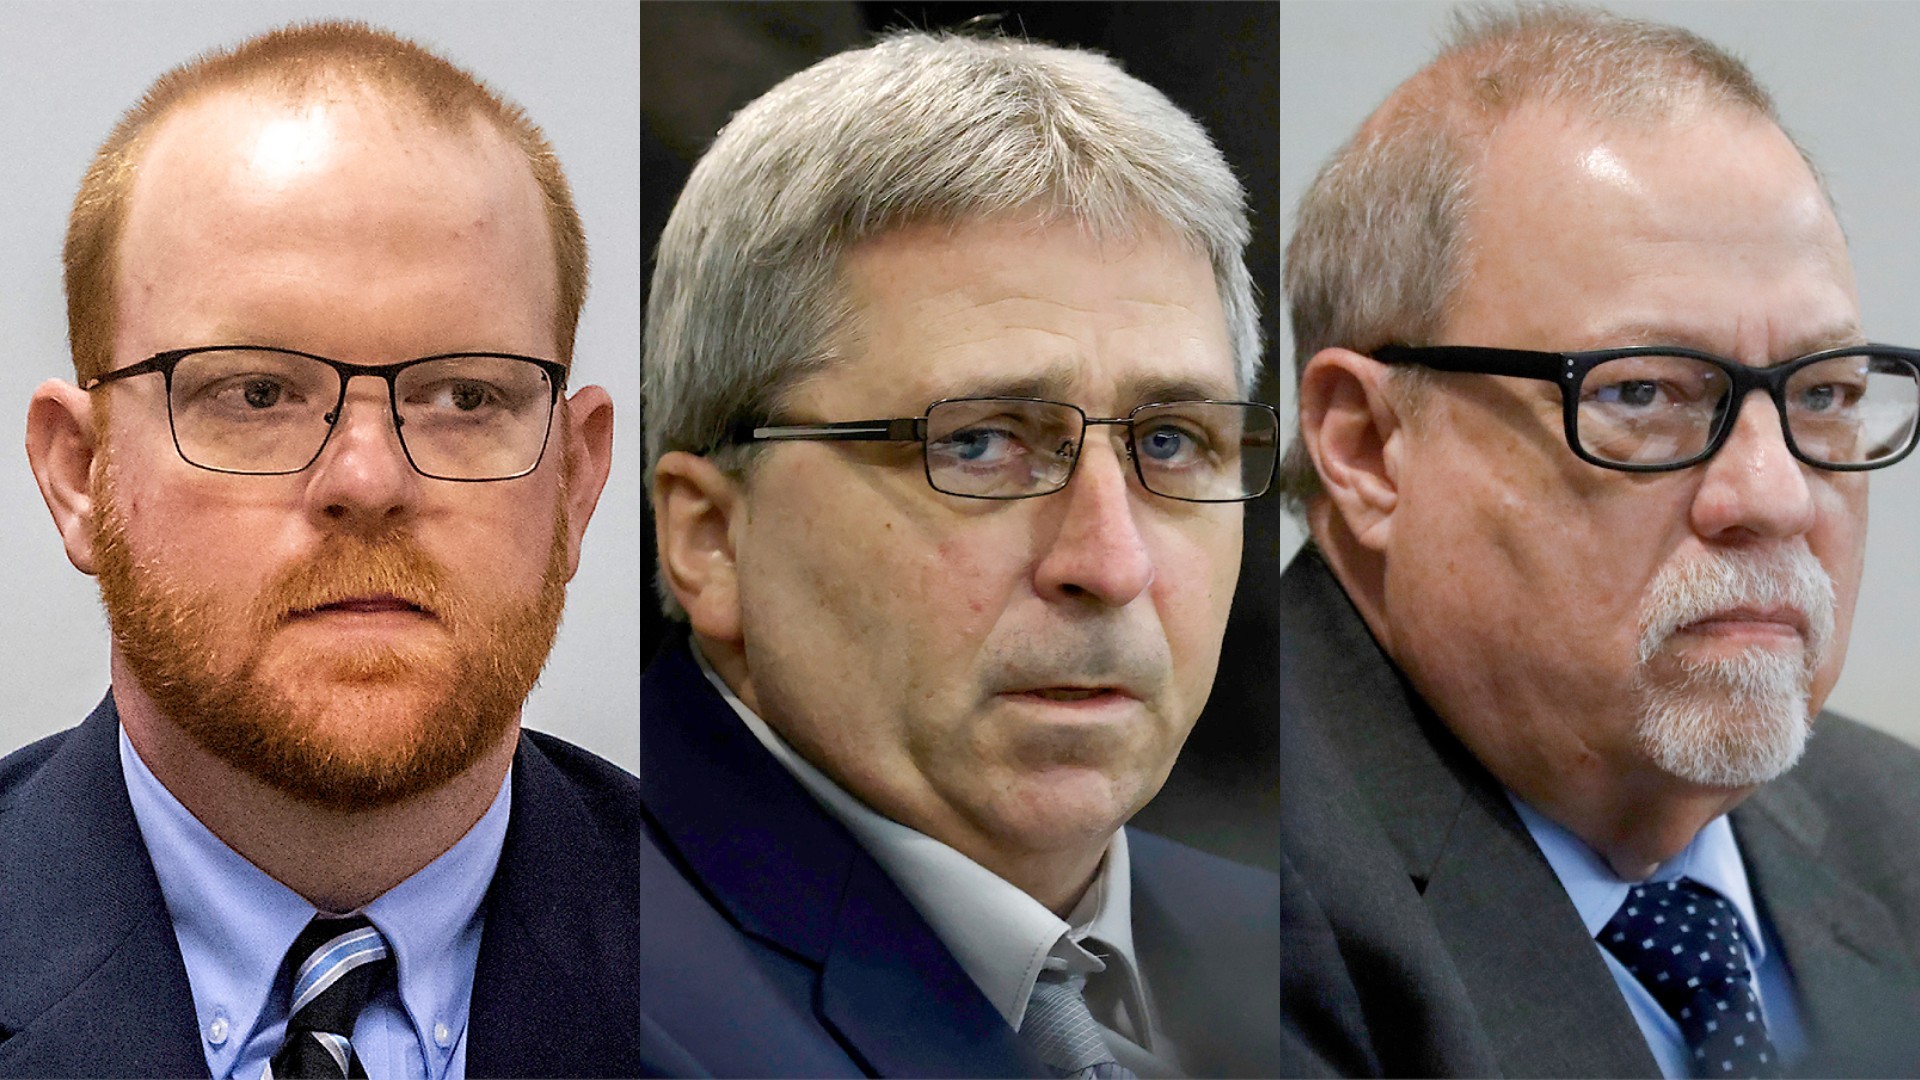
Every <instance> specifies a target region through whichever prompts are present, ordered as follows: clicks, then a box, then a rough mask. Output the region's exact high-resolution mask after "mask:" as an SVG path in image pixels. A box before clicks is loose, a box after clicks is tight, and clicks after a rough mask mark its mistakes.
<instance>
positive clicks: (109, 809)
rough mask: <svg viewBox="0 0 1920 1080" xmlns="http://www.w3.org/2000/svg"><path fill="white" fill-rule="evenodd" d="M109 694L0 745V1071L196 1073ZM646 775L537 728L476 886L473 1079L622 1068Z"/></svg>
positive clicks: (635, 1040) (631, 994)
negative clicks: (501, 844) (73, 722)
mask: <svg viewBox="0 0 1920 1080" xmlns="http://www.w3.org/2000/svg"><path fill="white" fill-rule="evenodd" d="M118 722H119V716H118V714H117V713H116V712H115V710H114V707H113V698H112V696H111V695H108V697H107V699H106V700H105V701H103V702H101V704H100V707H99V708H97V709H95V710H94V711H93V714H92V715H90V716H89V717H87V720H86V722H85V723H83V724H81V725H80V726H79V727H77V728H73V729H71V730H69V731H65V732H62V733H61V734H58V735H54V736H52V737H50V738H46V739H42V740H41V741H39V742H37V743H34V744H33V745H31V746H28V747H26V748H24V749H22V750H20V751H18V752H16V753H14V754H11V755H9V756H8V757H7V758H5V759H4V760H0V1077H11V1076H21V1077H26V1076H33V1077H45V1076H100V1077H105V1076H205V1075H207V1062H206V1058H205V1056H204V1055H203V1054H202V1053H201V1048H200V1040H199V1034H198V1023H197V1021H196V1019H195V1017H194V1013H193V997H192V995H191V993H190V991H189V989H188V985H187V969H186V965H185V964H184V962H183V961H182V960H181V959H180V948H179V946H178V944H177V943H176V942H175V939H174V934H173V924H172V922H171V921H170V920H169V918H168V916H167V910H166V905H165V903H164V901H163V900H162V899H161V895H160V883H159V881H158V879H156V878H155V877H154V873H153V864H152V862H151V861H150V860H149V859H148V857H147V850H146V847H145V846H144V845H143V844H142V843H141V840H140V832H139V827H138V826H137V825H136V824H135V822H134V817H133V807H132V805H131V804H130V803H129V802H128V800H127V789H126V784H125V783H124V781H123V780H122V778H121V774H120V757H119V745H118V735H117V730H118V728H117V725H118ZM638 788H639V781H638V780H636V779H635V778H634V777H632V776H631V775H629V774H627V773H625V772H622V771H621V770H620V769H617V768H615V767H614V766H612V765H610V764H608V763H607V762H605V761H602V760H600V759H599V758H597V757H594V756H593V755H592V754H589V753H587V752H586V751H584V750H581V749H579V748H578V747H574V746H570V745H568V744H567V743H564V742H561V741H560V740H558V739H555V738H552V737H550V736H546V735H540V734H535V733H531V732H528V733H525V734H522V735H521V737H520V746H519V749H518V750H517V751H516V752H515V754H514V760H513V810H512V815H511V817H510V818H509V819H508V822H507V837H506V845H505V848H504V849H503V851H502V852H501V856H500V865H499V868H498V870H497V871H496V872H495V874H494V879H493V884H492V885H491V886H490V887H489V889H488V891H487V896H486V899H485V901H484V904H485V911H486V923H485V928H484V930H483V931H482V934H481V941H480V958H479V963H478V966H477V968H476V970H475V973H474V984H473V999H472V1005H471V1009H470V1012H469V1016H468V1031H467V1075H469V1076H474V1077H481V1076H633V1075H635V1074H636V1073H638V1071H639V1068H640V1050H639V1044H640V1034H639V1031H638V1025H637V1022H636V1021H637V1016H636V1013H637V1009H636V1008H635V1006H634V1004H633V1003H634V1002H635V1001H636V1000H637V996H638V988H639V974H638V970H637V968H638V946H637V943H636V942H635V940H634V936H633V927H634V926H635V925H636V924H637V922H638V920H639V914H638V910H639V895H638V887H639V880H638V873H637V869H636V868H637V863H636V860H635V857H634V852H635V850H636V846H637V845H638V843H639V832H640V827H639V820H638V818H639V805H638V804H639V799H638Z"/></svg>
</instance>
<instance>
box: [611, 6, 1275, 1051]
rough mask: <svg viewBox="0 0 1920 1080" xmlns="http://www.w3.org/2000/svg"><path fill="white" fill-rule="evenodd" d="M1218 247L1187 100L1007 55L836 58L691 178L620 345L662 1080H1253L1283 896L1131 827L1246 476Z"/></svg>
mask: <svg viewBox="0 0 1920 1080" xmlns="http://www.w3.org/2000/svg"><path fill="white" fill-rule="evenodd" d="M1247 236H1248V231H1247V222H1246V216H1245V211H1244V208H1243V197H1242V193H1241V190H1240V188H1239V185H1238V184H1237V183H1236V182H1235V180H1234V179H1233V175H1232V173H1231V172H1230V171H1229V170H1228V168H1227V166H1226V163H1225V162H1224V161H1223V160H1222V158H1221V156H1220V154H1219V152H1218V151H1217V150H1216V149H1215V148H1214V147H1213V146H1212V144H1211V143H1210V142H1209V141H1208V139H1207V137H1206V135H1205V133H1204V132H1202V131H1201V130H1200V129H1199V127H1198V126H1197V125H1195V124H1194V123H1193V121H1192V120H1191V119H1190V118H1189V117H1187V116H1186V115H1185V114H1183V113H1181V112H1180V111H1179V110H1178V109H1176V108H1175V107H1173V106H1172V105H1171V104H1170V103H1169V102H1168V101H1167V100H1166V99H1165V97H1163V96H1162V95H1160V94H1159V93H1158V92H1156V91H1154V90H1153V89H1152V88H1150V87H1148V86H1146V85H1144V84H1142V83H1140V82H1138V81H1137V80H1134V79H1131V78H1129V77H1127V76H1126V75H1125V74H1123V73H1122V72H1121V71H1120V70H1119V69H1118V67H1117V66H1115V65H1114V64H1112V63H1111V62H1110V61H1107V60H1105V59H1104V58H1101V57H1098V56H1095V55H1093V54H1089V53H1080V52H1072V51H1067V50H1060V49H1053V48H1048V47H1045V46H1038V45H1032V44H1027V43H1021V42H1010V41H985V40H971V39H964V38H936V37H931V36H926V35H904V36H899V37H894V38H890V39H888V40H886V41H883V42H882V43H881V44H879V45H876V46H874V47H872V48H869V49H865V50H860V51H857V52H852V53H846V54H843V55H841V56H838V57H834V58H832V59H830V60H827V61H825V62H823V63H821V64H818V65H816V66H814V67H813V68H810V69H808V70H807V71H804V72H802V73H800V74H799V75H796V76H794V77H793V78H791V79H789V80H788V81H786V82H785V83H782V84H781V85H780V86H779V87H776V88H775V89H774V90H773V91H771V92H769V93H768V94H767V95H766V96H764V97H762V98H761V99H760V100H759V101H757V102H755V103H754V104H753V105H751V106H749V107H748V108H747V109H745V110H743V111H742V112H741V113H740V114H739V115H738V116H737V117H736V118H735V119H734V121H733V122H732V123H731V124H730V125H729V126H728V128H727V129H726V131H724V132H723V133H722V135H721V136H720V138H719V140H718V141H717V142H716V143H715V145H714V147H713V148H712V149H711V150H710V151H709V152H708V154H707V155H706V157H705V158H704V159H703V160H702V162H701V164H700V165H699V167H698V168H697V169H696V170H695V172H694V175H693V177H692V179H691V180H690V181H689V183H688V186H687V189H686V191H685V192H684V194H683V195H682V197H681V200H680V202H679V204H678V205H677V207H676V208H675V211H674V216H673V220H672V221H671V223H670V224H669V225H668V227H667V231H666V233H665V235H664V236H663V238H662V241H661V246H660V253H659V260H658V267H659V269H658V271H657V272H656V275H655V278H654V284H653V294H652V300H651V305H650V309H649V319H648V328H647V335H648V336H647V355H646V364H647V374H646V393H647V398H646V406H647V415H648V422H649V431H648V446H647V457H648V464H649V467H650V472H651V476H652V485H653V489H652V490H653V501H654V508H655V514H656V517H657V520H658V530H657V539H658V542H659V549H660V566H661V585H662V592H663V596H664V597H665V598H666V600H667V602H668V604H669V608H670V610H671V611H673V612H674V613H676V614H677V615H679V616H680V617H683V618H684V619H685V620H686V622H687V623H688V625H689V628H690V630H691V641H690V643H689V647H687V648H684V649H674V650H669V651H668V652H667V653H666V654H665V655H663V656H662V658H661V659H660V660H658V661H657V662H656V663H655V665H654V666H653V668H652V669H651V670H650V672H649V674H648V676H647V678H646V681H645V683H644V684H643V690H642V712H643V718H642V726H643V742H644V744H645V746H646V751H645V755H646V756H645V761H644V763H643V768H642V781H643V792H644V796H645V799H646V802H647V806H648V810H649V812H650V814H651V815H652V821H653V823H654V826H655V827H654V828H653V829H652V830H651V837H650V839H651V841H652V842H653V843H654V844H655V845H657V847H658V848H659V849H660V851H661V853H662V857H661V858H659V859H657V860H653V861H650V862H648V863H647V864H646V865H648V866H649V867H652V868H653V869H652V870H651V871H650V872H651V873H652V874H653V875H654V878H655V880H653V881H651V882H649V884H648V885H647V888H648V890H649V902H648V903H647V904H646V905H644V906H643V924H642V935H643V950H644V956H643V970H645V971H646V972H647V973H648V974H647V976H646V978H647V979H648V980H649V981H648V982H647V983H646V984H645V985H644V987H643V989H646V988H651V992H650V993H647V994H646V995H645V997H644V999H643V1002H642V1005H643V1011H644V1012H645V1014H646V1016H647V1018H648V1019H647V1025H648V1026H647V1028H646V1029H645V1037H647V1038H649V1039H651V1040H653V1043H652V1045H653V1053H654V1055H655V1060H656V1062H658V1063H660V1067H661V1068H662V1069H663V1071H673V1070H676V1069H687V1070H690V1069H693V1068H704V1069H707V1070H709V1071H713V1072H716V1073H754V1072H770V1071H779V1072H791V1073H799V1074H807V1075H849V1074H850V1075H860V1074H876V1075H899V1074H927V1073H947V1074H957V1075H1007V1074H1031V1075H1089V1076H1091V1075H1101V1076H1106V1075H1127V1071H1130V1072H1132V1073H1136V1074H1139V1075H1171V1074H1174V1073H1182V1072H1190V1073H1199V1074H1222V1073H1227V1074H1270V1073H1272V1072H1273V1071H1275V1069H1276V1068H1277V1062H1278V1058H1277V1043H1278V1002H1277V986H1278V974H1277V970H1278V927H1277V885H1276V883H1275V881H1274V879H1273V878H1272V876H1270V875H1266V874H1262V873H1259V872H1256V871H1252V870H1248V869H1246V868H1243V867H1237V866H1234V865H1233V864H1230V863H1226V862H1223V861H1221V860H1218V859H1213V858H1210V857H1207V856H1203V855H1200V854H1199V853H1196V852H1193V851H1190V850H1187V849H1184V848H1181V847H1178V846H1176V845H1172V844H1169V843H1167V842H1165V841H1161V840H1158V839H1156V838H1153V837H1150V836H1145V835H1142V834H1138V833H1130V832H1126V831H1123V830H1122V828H1121V826H1122V825H1124V823H1125V822H1126V820H1127V819H1128V818H1129V817H1131V816H1132V815H1133V813H1134V812H1135V811H1136V810H1138V809H1139V808H1140V807H1141V806H1142V805H1143V804H1144V803H1146V801H1147V800H1148V799H1150V798H1152V796H1153V794H1154V792H1155V791H1156V790H1158V788H1159V786H1160V784H1161V783H1162V782H1163V781H1164V780H1165V778H1166V775H1167V771H1168V770H1169V769H1170V768H1171V767H1172V764H1173V760H1174V756H1175V755H1176V754H1177V753H1178V751H1179V749H1180V746H1181V743H1182V742H1183V740H1184V739H1185V737H1186V734H1187V731H1188V730H1189V728H1190V727H1191V725H1192V723H1193V720H1194V718H1195V717H1196V716H1197V715H1198V713H1199V712H1200V709H1201V706H1202V705H1203V704H1204V703H1205V701H1206V698H1207V694H1208V692H1209V690H1210V688H1211V684H1212V680H1213V674H1214V668H1215V665H1216V663H1217V661H1218V656H1219V649H1220V641H1221V636H1222V634H1223V632H1224V628H1225V624H1226V617H1227V611H1228V607H1229V604H1230V603H1231V600H1232V597H1233V591H1234V584H1235V579H1236V576H1237V572H1238V566H1239V557H1240V529H1241V510H1240V506H1239V503H1240V502H1242V501H1244V500H1246V499H1248V498H1252V497H1253V496H1255V495H1258V494H1259V493H1260V492H1261V491H1263V490H1264V489H1265V487H1266V485H1267V481H1268V477H1269V474H1270V472H1271V470H1272V463H1273V457H1274V451H1275V434H1276V428H1277V425H1276V422H1275V417H1274V414H1273V411H1272V410H1271V409H1270V408H1269V407H1267V406H1265V405H1261V404H1258V403H1254V402H1249V401H1245V400H1243V399H1244V398H1246V396H1247V395H1248V393H1249V389H1250V387H1251V385H1252V381H1253V374H1254V368H1255V366H1256V364H1257V362H1258V355H1259V341H1258V339H1259V333H1258V329H1257V319H1256V317H1255V310H1254V300H1253V296H1252V290H1251V287H1250V285H1249V283H1248V278H1247V274H1246V270H1245V268H1244V265H1243V262H1242V249H1243V247H1244V245H1245V243H1246V240H1247ZM649 859H651V855H649ZM688 884H691V885H693V886H696V887H697V890H698V891H697V892H696V891H695V890H693V889H688V888H686V887H685V886H686V885H688ZM656 900H657V902H656ZM695 942H701V943H704V944H700V945H696V944H695ZM696 948H698V949H700V950H701V953H700V955H701V959H700V961H699V962H697V963H682V962H680V961H682V960H684V959H686V958H687V957H689V956H691V955H692V952H691V951H692V950H694V949H696ZM715 952H718V953H719V954H720V956H721V957H722V959H720V960H719V961H710V960H708V959H706V957H708V956H711V955H713V954H714V953H715ZM668 973H671V974H672V978H671V980H669V978H668ZM742 1025H750V1026H751V1027H752V1029H753V1030H754V1031H755V1032H756V1037H755V1038H754V1039H750V1040H742V1039H741V1038H739V1037H738V1035H737V1034H736V1033H737V1032H738V1031H739V1030H741V1026H742ZM1116 1070H1126V1071H1116Z"/></svg>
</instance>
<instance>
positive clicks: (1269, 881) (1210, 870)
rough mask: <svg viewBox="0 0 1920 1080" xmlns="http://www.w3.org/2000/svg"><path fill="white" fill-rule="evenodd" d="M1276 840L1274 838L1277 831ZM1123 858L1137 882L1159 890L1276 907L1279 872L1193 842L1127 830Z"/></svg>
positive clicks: (1227, 902) (1214, 900)
mask: <svg viewBox="0 0 1920 1080" xmlns="http://www.w3.org/2000/svg"><path fill="white" fill-rule="evenodd" d="M1275 843H1276V845H1277V843H1278V838H1277V836H1276V838H1275ZM1127 858H1128V861H1129V862H1131V863H1132V865H1133V877H1134V880H1135V881H1136V882H1137V883H1142V884H1145V885H1146V886H1147V887H1149V888H1152V889H1155V890H1158V891H1169V892H1174V893H1178V894H1187V893H1192V894H1195V896H1194V898H1195V899H1202V900H1205V901H1207V902H1209V903H1211V904H1215V905H1223V906H1234V907H1245V908H1248V909H1251V910H1257V911H1271V912H1278V910H1279V904H1280V878H1279V875H1277V874H1274V873H1273V872H1271V871H1268V870H1261V869H1258V868H1256V867H1252V866H1246V865H1243V864H1241V863H1237V862H1233V861H1232V860H1229V859H1223V858H1221V857H1220V856H1218V855H1213V854H1209V853H1207V852H1204V851H1201V850H1199V849H1197V848H1190V847H1188V846H1187V845H1185V844H1182V843H1178V842H1176V841H1173V840H1168V839H1167V838H1165V837H1163V836H1155V835H1154V834H1153V833H1150V832H1142V831H1141V830H1139V829H1128V830H1127Z"/></svg>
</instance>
